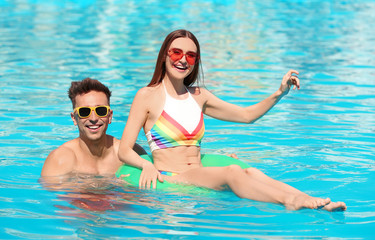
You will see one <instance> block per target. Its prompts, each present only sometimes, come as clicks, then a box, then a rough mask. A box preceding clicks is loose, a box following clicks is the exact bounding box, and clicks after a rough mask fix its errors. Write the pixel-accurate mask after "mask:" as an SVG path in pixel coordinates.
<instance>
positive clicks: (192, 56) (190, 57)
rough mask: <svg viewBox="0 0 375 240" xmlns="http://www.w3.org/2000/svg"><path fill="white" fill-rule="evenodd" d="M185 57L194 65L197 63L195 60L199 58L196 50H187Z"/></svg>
mask: <svg viewBox="0 0 375 240" xmlns="http://www.w3.org/2000/svg"><path fill="white" fill-rule="evenodd" d="M185 57H186V61H187V62H188V63H189V64H190V65H194V64H195V60H196V59H197V54H196V53H194V52H187V53H186V54H185Z"/></svg>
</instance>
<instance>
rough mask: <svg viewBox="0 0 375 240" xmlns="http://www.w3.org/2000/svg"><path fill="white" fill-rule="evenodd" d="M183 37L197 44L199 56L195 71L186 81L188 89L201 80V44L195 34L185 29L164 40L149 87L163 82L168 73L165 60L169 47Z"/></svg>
mask: <svg viewBox="0 0 375 240" xmlns="http://www.w3.org/2000/svg"><path fill="white" fill-rule="evenodd" d="M181 37H187V38H190V39H191V40H192V41H193V42H194V43H195V46H197V55H198V61H197V63H196V64H195V65H194V69H193V71H192V72H191V73H190V74H189V75H188V76H187V77H186V78H185V79H184V85H185V86H186V87H189V86H191V85H193V84H194V83H195V82H196V81H197V80H198V78H199V66H200V63H201V60H200V54H201V52H200V47H199V42H198V40H197V38H196V37H195V36H194V34H193V33H191V32H189V31H187V30H185V29H179V30H176V31H173V32H171V33H170V34H168V36H167V37H166V38H165V39H164V42H163V44H162V45H161V48H160V51H159V55H158V59H157V60H156V66H155V71H154V75H153V76H152V79H151V82H150V83H149V84H148V85H147V86H148V87H150V86H156V85H159V84H160V83H161V82H162V80H163V78H164V76H165V72H166V67H165V60H166V56H167V52H168V50H169V47H170V45H171V43H172V42H173V40H175V39H177V38H181Z"/></svg>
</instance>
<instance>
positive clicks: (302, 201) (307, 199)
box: [285, 194, 331, 210]
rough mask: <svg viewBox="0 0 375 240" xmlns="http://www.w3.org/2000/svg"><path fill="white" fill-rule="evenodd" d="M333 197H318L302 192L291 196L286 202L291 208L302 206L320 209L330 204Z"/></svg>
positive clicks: (295, 208) (287, 206) (286, 205)
mask: <svg viewBox="0 0 375 240" xmlns="http://www.w3.org/2000/svg"><path fill="white" fill-rule="evenodd" d="M330 202H331V199H329V198H326V199H324V198H317V197H311V196H309V195H305V194H301V195H297V196H291V198H290V199H289V200H288V201H287V202H286V204H285V207H286V208H287V209H290V210H299V209H302V208H310V209H318V208H322V207H325V206H327V205H329V203H330Z"/></svg>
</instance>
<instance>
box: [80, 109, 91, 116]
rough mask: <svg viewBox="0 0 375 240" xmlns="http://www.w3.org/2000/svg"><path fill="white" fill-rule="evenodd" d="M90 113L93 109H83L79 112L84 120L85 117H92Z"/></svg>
mask: <svg viewBox="0 0 375 240" xmlns="http://www.w3.org/2000/svg"><path fill="white" fill-rule="evenodd" d="M90 113H91V109H90V108H88V107H82V108H80V109H79V110H78V114H79V116H80V117H82V118H85V117H88V116H90Z"/></svg>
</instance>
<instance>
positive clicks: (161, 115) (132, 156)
mask: <svg viewBox="0 0 375 240" xmlns="http://www.w3.org/2000/svg"><path fill="white" fill-rule="evenodd" d="M199 63H200V48H199V43H198V41H197V39H196V38H195V36H194V35H193V34H192V33H191V32H189V31H186V30H176V31H174V32H172V33H170V34H169V35H168V36H167V37H166V39H165V40H164V43H163V45H162V47H161V49H160V52H159V56H158V59H157V62H156V67H155V72H154V75H153V78H152V80H151V82H150V83H149V84H148V86H147V87H144V88H142V89H140V90H139V91H138V93H137V94H136V96H135V98H134V101H133V104H132V107H131V110H130V113H129V119H128V121H127V124H126V127H125V129H124V132H123V136H126V138H122V139H121V143H120V148H119V158H120V159H121V160H122V161H123V162H125V163H126V164H129V165H132V166H135V167H137V168H140V169H142V173H141V176H140V180H139V186H140V188H150V187H151V185H152V187H154V188H155V187H156V183H157V181H158V180H159V181H160V182H163V181H164V180H166V181H170V182H174V183H181V184H192V185H197V186H201V187H207V188H212V189H216V190H220V189H223V188H224V187H229V188H230V189H231V190H232V191H233V192H234V193H235V194H236V195H237V196H239V197H241V198H248V199H252V200H257V201H264V202H272V203H279V204H283V205H284V206H285V207H287V208H288V209H301V208H312V209H314V208H324V209H326V210H328V211H332V210H345V209H346V205H345V203H343V202H336V203H333V202H331V201H330V199H329V198H326V199H322V198H315V197H311V196H308V195H307V194H305V193H303V192H301V191H299V190H297V189H295V188H293V187H291V186H289V185H287V184H284V183H282V182H279V181H276V180H274V179H272V178H270V177H268V176H266V175H265V174H263V173H262V172H261V171H259V170H257V169H255V168H247V169H241V168H240V167H239V166H237V165H231V166H227V167H202V164H201V154H200V143H201V139H202V137H203V134H204V122H203V114H206V115H208V116H211V117H214V118H217V119H221V120H225V121H232V122H245V123H253V122H255V121H256V120H257V119H259V118H260V117H262V116H263V115H264V114H265V113H267V111H269V110H270V109H271V108H272V107H273V106H274V105H275V104H276V103H277V102H278V101H279V100H280V99H281V98H282V96H284V95H286V94H287V93H288V91H289V89H290V87H291V86H292V85H293V86H294V89H295V88H298V89H299V79H298V77H297V76H296V75H297V74H298V72H297V71H295V70H290V71H289V72H288V73H287V74H285V76H284V77H283V79H282V82H281V86H280V88H279V89H278V90H277V91H276V92H275V93H274V94H272V95H271V96H269V97H268V98H266V99H264V100H263V101H261V102H259V103H257V104H254V105H252V106H249V107H246V108H243V107H239V106H236V105H233V104H230V103H227V102H225V101H222V100H220V99H219V98H217V97H215V96H214V95H213V94H212V93H210V92H209V91H208V90H206V89H203V88H200V87H193V86H192V85H193V84H194V83H195V82H196V80H197V78H198V75H199ZM293 74H294V75H293ZM142 127H143V129H144V131H145V133H146V136H147V140H148V143H149V145H150V148H151V152H152V156H153V160H154V164H152V163H151V162H149V161H147V160H145V159H143V158H141V157H139V156H138V154H137V153H136V152H135V151H134V150H133V149H132V146H134V144H135V142H136V140H137V137H138V134H139V131H140V130H141V128H142Z"/></svg>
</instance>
